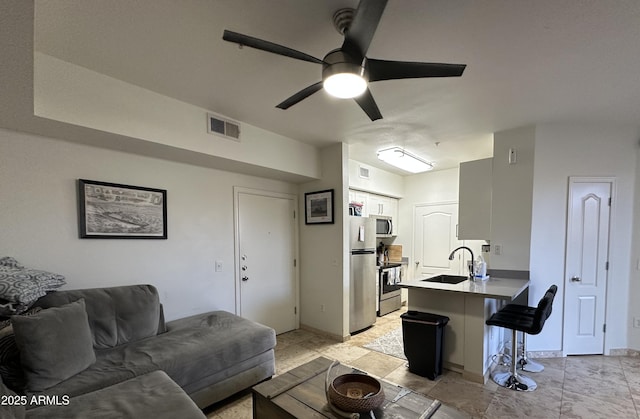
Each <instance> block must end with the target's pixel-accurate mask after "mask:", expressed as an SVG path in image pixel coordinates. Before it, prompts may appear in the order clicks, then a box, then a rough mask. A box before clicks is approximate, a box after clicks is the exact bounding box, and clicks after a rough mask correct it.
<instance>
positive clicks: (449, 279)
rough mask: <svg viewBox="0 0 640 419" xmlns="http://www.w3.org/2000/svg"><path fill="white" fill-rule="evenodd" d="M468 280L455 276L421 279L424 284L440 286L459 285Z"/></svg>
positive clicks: (465, 277)
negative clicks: (434, 283)
mask: <svg viewBox="0 0 640 419" xmlns="http://www.w3.org/2000/svg"><path fill="white" fill-rule="evenodd" d="M467 279H469V277H467V276H457V275H438V276H434V277H432V278H427V279H423V280H422V281H424V282H440V283H442V284H459V283H461V282H462V281H466V280H467Z"/></svg>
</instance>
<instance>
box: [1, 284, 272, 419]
mask: <svg viewBox="0 0 640 419" xmlns="http://www.w3.org/2000/svg"><path fill="white" fill-rule="evenodd" d="M34 306H35V307H40V308H42V310H41V311H39V312H37V313H35V314H33V315H31V316H14V317H13V318H12V329H13V330H11V331H10V333H9V334H8V333H7V332H6V331H5V332H4V337H3V331H0V346H2V341H3V340H4V341H5V344H6V342H7V340H8V339H11V338H13V339H15V346H16V347H17V349H18V352H19V359H17V360H16V359H15V357H14V359H8V357H7V356H6V354H5V355H4V356H0V362H1V365H0V373H1V374H2V378H3V380H4V384H6V385H7V386H8V387H10V388H11V389H12V390H16V391H17V392H16V394H17V396H16V397H22V396H24V397H25V399H24V400H26V401H27V403H25V404H26V406H25V412H26V413H25V415H26V418H45V417H46V418H56V417H61V418H62V417H64V418H69V417H78V418H81V417H90V416H95V415H96V414H97V413H98V412H100V417H114V418H126V417H129V418H137V417H153V418H162V417H166V418H176V417H180V418H191V417H193V418H202V417H204V416H203V414H202V411H201V410H200V409H202V408H204V407H206V406H209V405H211V404H213V403H215V402H217V401H220V400H222V399H224V398H226V397H228V396H230V395H232V394H234V393H236V392H238V391H240V390H243V389H246V388H248V387H251V386H252V385H254V384H256V383H259V382H261V381H263V380H265V379H268V378H270V377H271V376H272V375H273V374H274V372H275V362H274V359H275V358H274V347H275V345H276V337H275V332H274V330H273V329H271V328H269V327H266V326H263V325H260V324H257V323H255V322H252V321H249V320H247V319H244V318H241V317H239V316H236V315H234V314H231V313H228V312H225V311H213V312H209V313H203V314H199V315H195V316H191V317H187V318H183V319H179V320H174V321H171V322H166V323H165V321H164V316H163V312H162V306H161V304H160V301H159V298H158V292H157V290H156V289H155V288H154V287H153V286H151V285H135V286H123V287H113V288H96V289H85V290H72V291H58V292H53V293H51V294H48V295H46V296H45V297H42V298H41V299H39V300H38V301H37V302H36V303H35V305H34ZM11 333H12V336H11ZM5 346H6V345H5ZM9 358H10V357H9ZM0 385H1V384H0ZM38 400H40V401H41V403H37V401H38ZM34 401H35V402H36V403H34ZM4 407H8V406H4ZM14 407H15V406H14ZM2 408H3V407H2V406H0V409H2ZM0 413H2V411H0ZM0 417H4V416H2V415H1V414H0Z"/></svg>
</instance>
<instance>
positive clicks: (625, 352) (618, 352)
mask: <svg viewBox="0 0 640 419" xmlns="http://www.w3.org/2000/svg"><path fill="white" fill-rule="evenodd" d="M609 356H638V357H640V351H637V350H635V349H611V350H610V351H609Z"/></svg>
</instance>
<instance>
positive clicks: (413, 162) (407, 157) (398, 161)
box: [377, 147, 433, 173]
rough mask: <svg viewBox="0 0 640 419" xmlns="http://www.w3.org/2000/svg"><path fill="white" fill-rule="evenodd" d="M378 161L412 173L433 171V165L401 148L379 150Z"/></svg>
mask: <svg viewBox="0 0 640 419" xmlns="http://www.w3.org/2000/svg"><path fill="white" fill-rule="evenodd" d="M377 154H378V159H380V160H382V161H383V162H385V163H387V164H390V165H392V166H395V167H397V168H399V169H402V170H405V171H407V172H410V173H422V172H426V171H428V170H431V169H433V164H431V163H429V162H428V161H426V160H424V159H423V158H421V157H418V156H416V155H414V154H411V153H409V152H408V151H406V150H405V149H403V148H401V147H391V148H385V149H383V150H378V153H377Z"/></svg>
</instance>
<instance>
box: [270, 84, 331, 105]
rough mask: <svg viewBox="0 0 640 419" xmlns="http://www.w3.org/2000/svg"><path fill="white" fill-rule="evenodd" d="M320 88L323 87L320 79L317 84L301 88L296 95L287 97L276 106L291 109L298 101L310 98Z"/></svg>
mask: <svg viewBox="0 0 640 419" xmlns="http://www.w3.org/2000/svg"><path fill="white" fill-rule="evenodd" d="M320 89H322V82H321V81H319V82H317V83H315V84H312V85H311V86H309V87H305V88H304V89H302V90H300V91H299V92H298V93H296V94H295V95H293V96H291V97H290V98H289V99H286V100H284V101H283V102H281V103H279V104H278V105H276V108H280V109H289V108H290V107H292V106H293V105H295V104H296V103H298V102H300V101H302V100H304V99H306V98H308V97H309V96H311V95H312V94H314V93H315V92H317V91H318V90H320Z"/></svg>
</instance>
